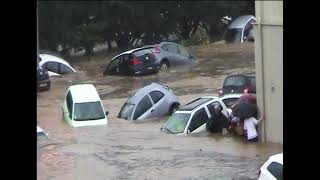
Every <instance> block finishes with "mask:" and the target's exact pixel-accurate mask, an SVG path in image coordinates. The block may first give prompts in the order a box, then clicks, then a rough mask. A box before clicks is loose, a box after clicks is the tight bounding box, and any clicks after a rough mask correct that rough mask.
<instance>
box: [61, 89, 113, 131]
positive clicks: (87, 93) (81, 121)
mask: <svg viewBox="0 0 320 180" xmlns="http://www.w3.org/2000/svg"><path fill="white" fill-rule="evenodd" d="M62 112H63V116H64V120H65V121H66V122H67V123H68V124H69V125H70V126H72V127H81V126H94V125H107V124H108V120H107V115H108V113H109V112H108V111H105V110H104V108H103V104H102V102H101V99H100V96H99V94H98V92H97V90H96V88H95V87H94V85H92V84H77V85H72V86H70V87H69V89H68V90H67V92H66V95H65V100H64V103H63V106H62Z"/></svg>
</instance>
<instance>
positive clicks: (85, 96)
mask: <svg viewBox="0 0 320 180" xmlns="http://www.w3.org/2000/svg"><path fill="white" fill-rule="evenodd" d="M69 90H70V92H71V94H72V99H73V102H75V103H84V102H95V101H100V96H99V94H98V92H97V90H96V88H95V87H94V85H93V84H77V85H71V86H70V87H69Z"/></svg>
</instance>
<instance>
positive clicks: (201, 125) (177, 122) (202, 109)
mask: <svg viewBox="0 0 320 180" xmlns="http://www.w3.org/2000/svg"><path fill="white" fill-rule="evenodd" d="M216 104H220V105H221V107H222V111H221V112H222V114H223V115H225V116H226V117H228V111H227V107H226V105H225V104H224V103H223V102H222V100H221V99H220V98H219V97H216V96H204V97H201V98H198V99H196V100H194V101H192V102H190V103H188V104H186V105H184V106H182V107H180V108H179V109H178V110H177V111H176V112H175V113H174V114H173V115H172V116H171V117H170V118H169V119H168V121H167V122H166V123H165V124H164V126H163V127H162V128H161V130H162V131H164V132H168V133H171V134H189V133H198V132H202V131H206V122H207V120H208V119H209V118H210V117H211V116H212V115H213V114H214V112H213V111H214V110H213V109H214V107H215V105H216Z"/></svg>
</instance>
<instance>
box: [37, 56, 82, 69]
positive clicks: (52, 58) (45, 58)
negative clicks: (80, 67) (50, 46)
mask: <svg viewBox="0 0 320 180" xmlns="http://www.w3.org/2000/svg"><path fill="white" fill-rule="evenodd" d="M39 56H40V58H41V61H40V62H39V63H40V64H44V63H45V62H49V61H54V62H58V63H61V64H64V65H66V66H68V67H70V68H71V69H72V70H73V71H74V72H76V70H74V68H73V67H72V66H71V65H70V64H69V63H68V62H67V61H65V60H63V59H61V58H59V57H57V56H54V55H51V54H39Z"/></svg>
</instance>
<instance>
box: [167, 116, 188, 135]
mask: <svg viewBox="0 0 320 180" xmlns="http://www.w3.org/2000/svg"><path fill="white" fill-rule="evenodd" d="M189 118H190V114H189V113H175V114H173V115H172V116H171V117H170V118H169V119H168V121H167V123H166V125H165V127H164V128H165V129H166V130H167V131H169V133H172V134H178V133H183V132H184V130H185V128H186V125H187V123H188V120H189Z"/></svg>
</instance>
